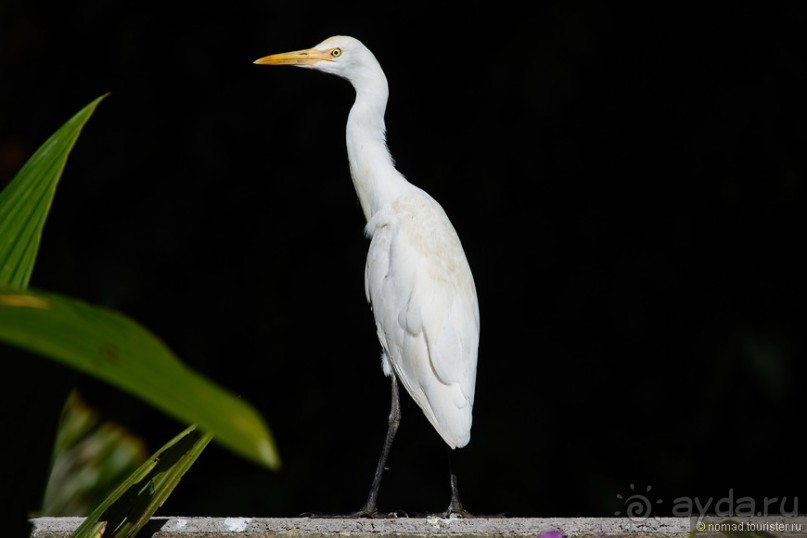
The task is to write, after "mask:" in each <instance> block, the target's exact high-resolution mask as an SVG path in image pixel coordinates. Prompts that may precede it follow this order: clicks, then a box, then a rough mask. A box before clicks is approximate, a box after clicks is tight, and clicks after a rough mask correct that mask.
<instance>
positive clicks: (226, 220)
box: [0, 0, 807, 516]
mask: <svg viewBox="0 0 807 538" xmlns="http://www.w3.org/2000/svg"><path fill="white" fill-rule="evenodd" d="M376 4H377V5H376V6H375V7H370V8H367V7H366V6H365V7H363V8H361V9H359V8H354V7H351V5H352V4H351V3H345V2H330V3H323V4H319V5H318V4H312V3H310V2H283V3H280V2H255V1H246V2H228V3H220V4H216V5H214V6H209V7H206V6H204V5H202V4H199V3H193V4H190V3H187V4H185V3H180V4H176V3H171V2H152V1H141V2H129V3H123V4H115V5H114V7H112V6H111V5H110V4H109V3H108V2H100V1H93V2H65V3H58V4H57V3H52V2H43V1H32V0H3V3H2V4H0V185H3V184H5V183H6V182H7V181H8V180H10V178H11V177H12V176H13V174H14V173H15V172H16V171H17V169H18V168H19V167H20V166H21V165H22V163H23V162H24V161H25V159H27V158H28V157H29V156H30V155H31V153H32V152H33V151H34V150H35V149H36V148H37V147H38V146H39V144H41V143H42V142H43V141H44V140H45V139H46V138H47V137H48V136H49V135H50V134H51V133H52V132H53V131H55V130H56V128H58V127H59V126H60V125H61V124H62V123H63V122H64V121H65V120H66V119H67V118H68V117H70V116H71V115H72V114H73V113H75V112H76V111H78V110H79V108H81V107H82V106H83V105H85V104H86V103H88V102H89V101H91V100H92V99H94V98H95V97H97V96H99V95H100V94H102V93H105V92H111V95H110V97H109V98H108V99H106V100H105V101H104V102H103V103H102V104H101V105H100V106H99V108H98V110H97V112H96V114H95V116H94V117H93V118H92V119H91V120H90V122H89V124H88V125H87V127H86V129H85V131H84V134H83V135H82V137H81V139H80V140H79V142H78V144H77V146H76V148H75V150H74V153H73V155H72V157H71V159H70V161H69V163H68V166H67V169H66V172H65V175H64V177H63V180H62V183H61V184H60V186H59V191H58V194H57V197H56V201H55V204H54V206H53V210H52V213H51V217H50V219H49V222H48V225H47V227H46V229H45V236H44V241H43V244H42V248H41V254H40V257H39V260H38V262H37V269H36V272H35V273H34V278H33V281H32V285H33V286H34V287H37V288H41V289H48V290H52V291H57V292H60V293H65V294H69V295H71V296H75V297H79V298H82V299H85V300H87V301H90V302H93V303H96V304H101V305H105V306H108V307H111V308H115V309H119V310H121V311H123V312H124V313H126V314H128V315H130V316H131V317H133V318H135V319H137V320H139V321H140V322H142V323H143V324H145V325H146V326H147V327H149V328H150V329H152V330H153V331H154V332H155V333H157V334H158V335H160V336H161V337H162V338H163V339H164V340H165V341H166V342H167V343H168V345H169V346H170V347H171V348H172V349H173V350H174V351H175V352H176V353H177V354H178V355H179V356H180V357H181V358H182V359H183V360H184V361H185V362H186V363H188V364H189V365H191V366H192V367H193V368H195V369H197V370H199V371H201V372H204V373H205V374H206V375H208V376H209V377H211V378H212V379H214V380H216V381H217V382H219V383H221V384H222V385H224V386H226V387H228V388H229V389H231V390H232V391H234V392H235V393H237V394H240V395H243V397H244V398H245V399H246V400H248V401H249V402H251V403H253V404H254V405H255V406H256V407H258V409H259V410H260V411H261V412H262V413H263V414H264V416H265V417H266V419H267V421H268V423H269V424H270V426H271V427H272V429H273V432H274V434H275V436H276V438H277V442H278V445H279V449H280V451H281V456H282V457H283V460H284V468H283V469H282V470H281V471H280V472H277V473H272V472H269V471H266V470H264V469H262V468H259V467H257V466H255V465H253V464H251V463H248V462H246V461H244V460H241V459H238V458H237V457H236V456H234V455H232V454H231V453H229V452H227V451H225V450H224V449H222V448H220V447H218V446H211V447H210V448H209V449H208V450H207V451H206V452H205V454H203V456H202V458H201V459H200V461H199V462H198V463H197V465H196V466H195V467H194V469H192V471H191V472H190V473H189V474H188V475H187V476H186V477H185V478H184V479H183V481H182V484H181V485H180V487H179V488H178V489H177V490H176V492H175V494H174V495H173V496H172V497H171V499H169V501H168V503H167V504H166V506H165V507H164V508H163V509H162V510H161V513H162V514H183V515H211V516H222V515H230V516H233V515H245V516H296V515H299V514H300V513H303V512H317V513H337V512H348V511H352V510H355V509H357V508H359V507H360V505H361V504H362V503H363V501H364V499H365V495H366V492H367V488H368V487H369V484H370V479H371V475H372V471H373V468H374V466H375V462H376V458H377V456H378V452H379V450H380V447H381V443H382V439H383V435H384V431H385V428H386V416H387V413H388V405H389V399H388V398H389V396H388V391H389V387H388V382H387V380H386V379H385V378H384V377H383V376H382V373H381V369H380V361H379V345H378V342H377V340H376V336H375V329H374V324H373V321H372V315H371V313H370V310H369V308H368V307H367V305H366V302H365V299H364V290H363V266H364V256H365V253H366V249H367V247H368V242H367V240H366V239H365V238H364V237H363V236H362V227H363V217H362V214H361V211H360V209H359V207H358V203H357V201H356V198H355V193H354V192H353V187H352V185H351V182H350V176H349V171H348V166H347V159H346V155H345V149H344V127H345V120H346V116H347V113H348V110H349V108H350V106H351V104H352V99H353V91H352V89H351V88H350V86H349V85H348V84H347V83H346V82H345V81H343V80H340V79H338V78H335V77H331V76H326V75H323V74H321V73H315V72H309V71H303V70H298V69H292V68H269V67H262V66H255V65H253V64H252V61H253V60H254V59H256V58H258V57H260V56H263V55H266V54H269V53H273V52H282V51H287V50H294V49H299V48H305V47H310V46H313V45H315V44H316V43H318V42H319V41H321V40H322V39H324V38H326V37H328V36H330V35H333V34H339V33H342V34H349V35H353V36H355V37H357V38H359V39H361V40H362V41H363V42H364V43H365V44H366V45H368V47H370V48H371V50H373V51H374V53H375V54H376V56H377V57H378V59H379V61H380V62H381V64H382V66H383V67H384V69H385V71H386V74H387V77H388V79H389V83H390V88H391V92H390V93H391V97H390V103H389V107H388V110H387V116H386V117H387V128H388V130H389V145H390V148H391V150H392V152H393V155H394V156H395V158H396V160H397V164H398V167H399V169H400V170H401V171H402V172H403V173H404V174H405V175H406V176H407V177H409V178H410V180H411V181H412V182H413V183H415V184H417V185H418V186H420V187H422V188H424V189H425V190H427V191H428V192H430V193H431V194H432V195H433V196H434V197H435V198H436V199H437V200H438V201H440V202H441V203H442V205H443V206H444V208H445V209H446V211H447V213H448V214H449V216H450V217H451V218H452V221H453V222H454V225H455V227H456V228H457V230H458V232H459V234H460V237H461V238H462V240H463V244H464V247H465V250H466V253H467V256H468V258H469V261H470V264H471V267H472V268H473V271H474V275H475V278H476V284H477V288H478V292H479V300H480V309H481V317H482V340H481V346H480V353H479V368H478V383H477V393H476V405H475V408H474V413H475V414H474V429H473V435H472V441H471V443H470V445H469V446H468V447H467V448H465V449H463V450H461V451H460V452H459V472H460V485H461V491H462V494H463V500H464V501H465V503H466V505H467V507H468V509H469V510H471V511H472V512H477V513H507V514H511V515H518V516H571V515H603V516H610V515H613V514H614V513H615V512H616V511H619V510H624V503H623V501H622V500H620V499H618V498H617V495H618V494H620V495H622V496H623V497H627V496H629V495H630V494H631V493H633V491H631V489H630V484H634V485H635V491H636V492H641V493H646V495H647V496H648V497H649V498H650V499H651V500H652V501H656V500H662V501H663V502H662V503H660V504H656V505H654V508H653V510H654V512H653V513H654V514H655V515H662V514H669V512H670V510H671V509H672V507H673V499H675V498H677V497H681V496H686V497H698V498H699V499H701V500H702V501H705V500H706V499H708V498H709V497H714V498H721V497H726V496H728V495H729V494H730V493H731V494H733V496H734V498H735V499H736V498H739V497H742V496H751V497H753V498H754V499H756V501H757V502H758V503H760V504H761V503H762V501H763V498H765V497H767V498H771V497H777V498H779V499H781V498H782V497H783V496H787V497H788V499H792V498H793V497H794V496H796V497H798V496H804V494H805V492H804V486H803V484H804V471H803V461H804V460H803V446H804V445H803V444H802V438H801V435H800V434H801V432H802V431H803V429H804V422H803V416H804V404H805V397H804V391H803V379H804V377H803V376H804V360H805V342H804V336H803V335H804V323H803V322H804V316H803V309H804V306H803V305H804V299H805V294H804V286H803V281H804V278H805V277H804V275H805V269H807V267H805V264H804V262H803V260H802V257H803V255H804V250H805V249H804V232H805V230H807V227H805V218H804V209H805V207H804V204H805V185H804V179H805V160H804V158H803V155H804V150H805V137H804V132H805V123H804V119H805V116H804V96H805V93H804V89H805V85H804V82H805V75H806V74H807V73H806V71H807V68H805V57H804V55H803V53H802V51H801V49H800V45H801V44H800V43H799V41H800V34H802V33H803V31H804V27H805V22H807V21H805V20H804V18H803V17H802V15H801V13H800V10H799V7H800V3H798V2H792V3H784V4H778V3H765V4H764V7H761V5H758V6H757V7H756V8H753V9H751V8H749V9H743V8H739V7H735V6H734V5H733V3H708V4H707V3H699V4H697V6H698V7H697V8H694V9H693V8H692V7H688V8H682V7H678V5H677V4H674V3H646V4H645V3H642V4H638V3H637V4H631V5H623V6H622V7H613V6H605V5H598V6H593V7H592V6H587V5H585V4H573V5H565V6H560V5H556V4H538V5H535V6H533V7H531V8H530V9H531V11H530V12H524V11H520V10H519V9H515V8H509V7H507V8H505V7H497V6H496V5H494V6H493V7H490V6H489V5H487V4H484V3H482V4H480V6H479V8H470V7H468V6H467V5H464V6H463V7H461V8H459V7H458V8H454V9H449V10H448V11H447V12H445V13H440V12H435V10H434V9H435V6H434V4H433V3H423V4H413V3H400V4H399V7H388V6H387V3H380V2H379V3H376ZM381 4H383V7H381ZM649 4H652V5H649ZM692 5H693V4H690V6H692ZM43 364H44V361H43ZM65 372H66V371H65ZM77 383H78V385H79V387H80V389H81V391H82V393H83V394H84V395H85V397H86V398H87V399H88V400H89V401H90V403H91V404H92V405H93V406H95V407H97V408H99V409H100V410H101V411H102V412H103V413H104V414H105V416H107V417H108V418H111V419H114V420H117V421H119V422H121V423H123V424H124V425H126V426H127V427H128V428H130V429H131V430H132V431H134V432H136V433H138V434H140V435H142V436H143V437H144V438H145V439H146V441H147V443H148V446H149V449H150V450H156V449H157V448H158V447H159V446H161V445H162V444H163V443H164V442H165V441H167V440H168V439H169V438H170V437H172V436H173V435H174V434H176V433H177V432H179V431H180V430H181V428H182V427H183V425H181V424H178V423H176V422H174V421H173V420H171V419H169V418H166V417H164V416H163V415H161V414H160V413H159V412H157V411H154V410H153V409H151V408H149V407H148V406H147V405H146V404H143V403H140V402H139V401H137V400H134V399H132V398H130V397H128V396H125V395H122V394H121V393H119V392H117V391H116V390H114V389H110V388H107V387H105V386H102V385H100V384H98V383H95V382H93V381H91V380H88V379H85V378H80V377H79V378H77ZM178 390H181V388H178ZM403 411H404V416H403V423H402V426H401V429H400V431H399V436H398V439H397V442H396V445H395V446H394V448H393V452H392V456H391V460H390V469H389V472H388V474H387V475H386V476H385V479H384V483H383V484H382V490H381V496H380V508H381V509H386V510H392V509H403V510H407V511H410V512H427V511H428V512H436V511H439V510H442V509H444V508H445V507H446V506H447V503H448V500H449V490H448V471H447V464H446V455H445V448H444V445H443V444H442V441H441V440H440V439H439V437H438V436H437V435H436V433H435V432H434V431H433V430H432V429H431V427H430V426H429V425H428V423H427V422H426V420H425V419H424V418H423V416H422V414H421V413H420V411H419V410H418V409H417V408H416V407H415V406H414V404H413V403H412V402H411V400H410V399H409V398H408V397H407V398H406V400H405V404H404V410H403ZM43 412H44V411H43ZM648 486H650V487H652V491H651V492H647V491H646V489H647V487H648ZM804 502H807V499H804ZM791 506H792V504H791V501H788V504H787V507H788V508H790V507H791ZM801 511H803V509H802V510H801Z"/></svg>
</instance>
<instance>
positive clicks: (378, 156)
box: [346, 59, 408, 220]
mask: <svg viewBox="0 0 807 538" xmlns="http://www.w3.org/2000/svg"><path fill="white" fill-rule="evenodd" d="M373 60H374V59H373ZM372 63H373V64H374V65H373V66H372V69H369V70H367V71H365V72H364V73H363V75H364V76H362V77H361V78H350V81H351V82H352V83H353V87H354V88H355V89H356V102H355V103H353V108H351V109H350V115H349V116H348V119H347V133H346V134H347V157H348V162H349V163H350V174H351V175H352V176H353V186H354V187H355V188H356V195H357V196H358V197H359V203H360V204H361V208H362V211H363V212H364V217H365V218H366V219H367V220H370V217H372V216H373V215H374V214H375V213H376V211H378V210H379V209H381V208H382V207H383V206H384V205H386V204H387V203H389V202H391V201H392V200H393V199H394V198H395V196H396V195H397V194H398V193H399V192H400V191H401V189H402V188H404V187H405V185H408V183H407V181H406V179H404V177H403V176H402V175H401V174H400V173H399V172H398V171H397V170H396V169H395V163H394V161H393V160H392V156H391V155H390V152H389V149H388V148H387V142H386V129H385V125H384V112H385V110H386V108H387V97H388V96H389V89H388V86H387V78H386V77H385V76H384V72H383V71H382V70H381V67H380V66H379V65H378V63H377V62H375V61H373V62H372Z"/></svg>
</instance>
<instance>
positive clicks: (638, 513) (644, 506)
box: [614, 484, 662, 522]
mask: <svg viewBox="0 0 807 538" xmlns="http://www.w3.org/2000/svg"><path fill="white" fill-rule="evenodd" d="M652 489H653V487H652V486H647V489H646V490H645V493H650V490H652ZM630 490H631V491H635V487H634V485H633V484H631V485H630ZM616 498H617V499H619V500H620V501H622V502H623V503H624V505H625V516H626V517H627V518H628V519H630V520H631V521H634V522H639V521H644V520H645V519H647V518H648V517H650V512H652V511H653V503H652V502H651V501H650V498H649V497H648V495H645V494H642V493H634V494H632V495H630V496H629V497H627V498H625V497H623V496H622V495H621V494H619V493H617V496H616ZM661 503H662V500H661V499H657V500H656V502H655V504H661ZM614 515H615V516H619V515H622V511H621V510H617V511H616V512H614Z"/></svg>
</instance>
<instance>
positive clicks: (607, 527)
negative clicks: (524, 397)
mask: <svg viewBox="0 0 807 538" xmlns="http://www.w3.org/2000/svg"><path fill="white" fill-rule="evenodd" d="M723 519H724V518H720V519H710V520H706V521H711V522H715V521H722V520H723ZM31 521H32V523H33V526H34V528H33V531H32V533H31V538H68V537H69V536H70V533H71V532H72V531H74V530H75V529H76V528H77V527H78V526H79V524H80V523H81V521H82V518H49V517H42V518H35V519H32V520H31ZM693 521H694V520H690V519H689V518H648V519H645V520H643V521H632V520H630V519H628V518H473V519H443V518H439V517H427V518H397V519H330V518H244V517H228V518H197V517H159V518H153V519H152V520H151V522H149V525H148V526H147V527H146V528H145V529H144V530H143V531H142V533H141V534H140V536H142V537H153V538H168V537H177V538H221V537H225V536H226V537H232V538H266V537H275V536H280V537H284V538H285V537H287V538H302V537H305V538H309V537H310V538H322V537H325V536H338V537H339V538H379V536H382V535H386V536H395V537H396V538H410V537H412V538H423V537H426V536H431V535H445V536H450V537H451V538H463V537H469V538H470V537H475V538H481V537H484V538H491V537H496V538H498V537H505V536H507V537H524V538H538V537H540V536H541V535H542V534H544V533H551V534H548V535H547V536H545V537H541V538H561V536H566V537H569V538H572V537H574V538H604V537H606V536H607V537H609V538H610V537H630V538H639V537H642V536H670V537H676V538H685V537H686V536H687V535H688V534H689V533H690V531H691V530H692V527H691V525H693ZM735 521H742V522H744V523H745V524H748V523H754V522H756V523H755V524H756V525H760V526H757V527H755V528H753V529H746V530H754V531H757V532H758V531H760V530H766V531H767V532H771V533H772V534H775V535H776V536H780V537H788V538H807V517H801V516H799V517H779V518H738V519H735ZM761 525H768V526H761ZM773 525H787V526H786V527H783V526H778V527H774V526H773ZM725 530H727V531H728V530H733V531H734V532H737V530H738V529H725ZM740 530H743V529H740ZM552 531H555V532H552ZM699 535H712V536H722V535H720V534H719V533H718V532H703V533H699Z"/></svg>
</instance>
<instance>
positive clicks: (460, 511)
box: [443, 502, 476, 519]
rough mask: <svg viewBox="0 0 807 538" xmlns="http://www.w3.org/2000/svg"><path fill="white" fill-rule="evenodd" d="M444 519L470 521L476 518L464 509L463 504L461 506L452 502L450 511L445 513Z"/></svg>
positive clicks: (449, 507)
mask: <svg viewBox="0 0 807 538" xmlns="http://www.w3.org/2000/svg"><path fill="white" fill-rule="evenodd" d="M443 517H444V518H446V519H470V518H473V517H476V516H474V515H473V514H472V513H470V512H469V511H468V510H466V509H465V508H463V506H462V504H460V503H459V502H457V503H454V502H452V503H451V504H450V505H449V506H448V510H446V511H445V513H443Z"/></svg>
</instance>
